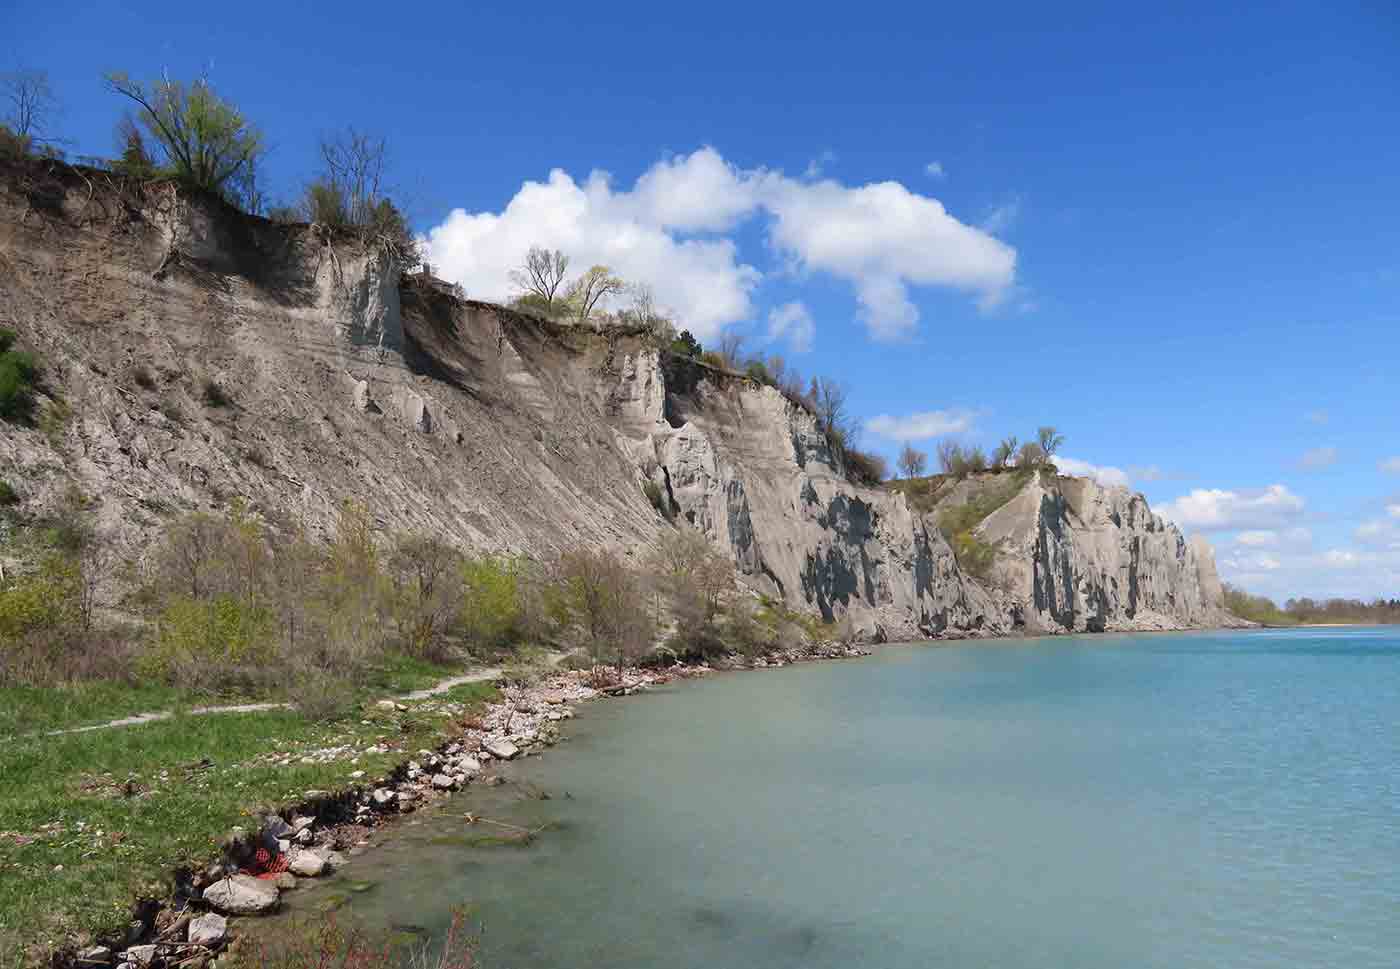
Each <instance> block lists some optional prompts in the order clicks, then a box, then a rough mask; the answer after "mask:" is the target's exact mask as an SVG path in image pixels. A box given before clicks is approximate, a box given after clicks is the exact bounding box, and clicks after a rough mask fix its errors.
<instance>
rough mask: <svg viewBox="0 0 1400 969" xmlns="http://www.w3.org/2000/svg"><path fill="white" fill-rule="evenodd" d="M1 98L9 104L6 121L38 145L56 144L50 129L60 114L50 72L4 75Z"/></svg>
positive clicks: (21, 72) (15, 72)
mask: <svg viewBox="0 0 1400 969" xmlns="http://www.w3.org/2000/svg"><path fill="white" fill-rule="evenodd" d="M0 98H3V99H4V101H5V104H6V109H7V110H6V112H5V117H4V122H5V124H6V126H7V127H9V129H10V130H11V131H12V132H14V133H15V134H17V135H19V136H20V137H21V138H27V139H29V141H30V142H32V143H34V144H41V145H42V144H50V143H53V142H55V141H56V139H55V138H54V137H53V132H52V130H50V126H51V125H52V124H53V122H54V121H55V119H56V118H57V115H58V111H59V104H58V98H57V97H56V96H55V95H54V93H53V87H52V85H50V84H49V74H48V71H35V70H18V71H10V72H9V73H7V74H0Z"/></svg>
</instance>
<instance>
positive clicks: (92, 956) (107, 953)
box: [78, 945, 112, 966]
mask: <svg viewBox="0 0 1400 969" xmlns="http://www.w3.org/2000/svg"><path fill="white" fill-rule="evenodd" d="M78 962H79V963H81V964H82V965H85V966H105V965H110V964H111V962H112V950H111V949H110V948H109V947H107V946H105V945H95V946H92V947H91V948H87V949H84V950H83V951H82V952H79V953H78Z"/></svg>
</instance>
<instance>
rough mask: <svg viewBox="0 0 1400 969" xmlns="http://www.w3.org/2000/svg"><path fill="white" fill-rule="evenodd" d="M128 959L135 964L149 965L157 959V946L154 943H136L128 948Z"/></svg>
mask: <svg viewBox="0 0 1400 969" xmlns="http://www.w3.org/2000/svg"><path fill="white" fill-rule="evenodd" d="M126 958H127V961H128V962H130V963H131V964H132V965H135V966H149V965H150V964H151V963H152V962H155V961H156V947H155V946H153V945H134V946H132V947H131V948H130V949H127V950H126Z"/></svg>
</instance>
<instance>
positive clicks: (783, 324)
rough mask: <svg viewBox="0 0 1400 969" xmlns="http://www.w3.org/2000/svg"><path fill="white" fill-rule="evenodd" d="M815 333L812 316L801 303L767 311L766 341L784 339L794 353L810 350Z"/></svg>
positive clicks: (785, 304) (815, 328)
mask: <svg viewBox="0 0 1400 969" xmlns="http://www.w3.org/2000/svg"><path fill="white" fill-rule="evenodd" d="M816 332H817V325H816V323H815V322H813V320H812V314H811V313H810V312H809V311H808V309H807V307H806V306H804V305H803V304H802V303H797V302H794V303H784V304H783V305H782V306H778V307H775V308H774V309H772V310H769V311H768V339H769V340H782V339H786V340H787V342H788V346H790V347H792V349H793V351H794V352H796V353H806V352H807V351H808V350H810V349H812V337H813V336H814V335H815V334H816Z"/></svg>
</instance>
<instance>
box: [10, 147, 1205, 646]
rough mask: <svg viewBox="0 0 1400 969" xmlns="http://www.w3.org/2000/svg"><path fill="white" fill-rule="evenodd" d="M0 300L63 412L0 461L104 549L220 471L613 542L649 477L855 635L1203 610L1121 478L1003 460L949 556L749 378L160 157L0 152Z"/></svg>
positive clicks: (442, 528)
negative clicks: (411, 266)
mask: <svg viewBox="0 0 1400 969" xmlns="http://www.w3.org/2000/svg"><path fill="white" fill-rule="evenodd" d="M36 200H37V201H36ZM0 307H3V312H4V318H3V319H0V323H3V324H4V325H7V326H11V327H13V328H14V329H16V330H17V331H18V332H19V334H20V336H21V339H22V340H23V341H24V342H25V343H26V344H27V345H30V346H33V347H34V348H35V349H36V350H37V351H38V352H39V354H40V355H41V356H42V357H43V358H44V359H45V360H46V361H47V362H48V365H49V374H50V380H51V383H52V385H53V388H54V390H55V392H56V393H59V394H61V396H62V397H63V400H64V402H65V403H66V405H67V406H68V408H69V409H70V411H71V418H70V419H69V420H68V421H67V422H66V424H64V425H63V426H62V427H61V428H57V429H54V428H49V429H48V430H47V432H41V431H40V430H39V429H33V430H22V431H15V432H13V433H6V434H4V435H2V436H0V460H3V461H4V462H5V463H6V465H7V467H8V468H11V469H14V470H13V471H12V472H10V471H7V477H10V478H11V479H12V481H13V482H14V483H15V484H16V485H17V486H18V487H20V488H21V490H22V492H23V494H24V495H26V496H27V500H28V501H30V502H32V503H34V504H35V505H36V506H42V505H43V503H44V502H46V501H49V500H55V501H56V500H57V497H58V496H59V495H61V494H62V493H63V492H64V490H65V489H66V488H67V486H68V485H69V484H74V485H76V486H77V487H79V488H80V489H81V490H82V491H83V492H84V493H85V494H87V495H89V496H92V497H94V498H95V499H96V501H97V502H98V503H99V506H100V510H101V519H102V522H103V523H104V525H105V526H106V527H107V528H109V529H110V530H111V531H112V532H113V533H114V534H115V535H116V536H117V537H118V540H119V541H120V542H121V543H123V544H124V545H125V546H126V547H127V548H128V550H129V551H130V553H131V554H132V555H136V556H139V555H140V554H141V553H142V550H143V549H145V548H146V547H148V545H149V543H150V542H151V541H152V539H153V538H154V537H155V535H156V534H157V533H158V532H159V529H160V528H161V526H162V523H163V522H164V521H166V520H167V519H168V518H169V517H170V516H171V515H173V514H177V513H180V512H184V511H189V510H194V509H200V508H211V507H220V506H222V505H224V504H226V503H227V502H228V501H230V500H231V499H234V498H238V499H241V500H242V501H244V502H245V503H246V504H247V505H249V506H250V507H251V508H253V509H254V510H256V511H258V512H261V513H263V514H265V515H267V516H268V517H270V518H282V519H295V520H297V521H298V522H302V523H305V524H307V525H309V526H310V527H311V528H312V529H313V530H317V529H321V530H325V529H327V528H329V527H330V525H331V523H332V522H333V521H334V518H335V514H336V510H337V508H338V507H339V505H340V503H341V502H342V501H343V500H344V499H347V498H353V499H357V500H360V501H363V502H364V503H365V504H366V505H367V506H368V507H369V508H370V510H371V511H372V513H373V515H374V516H375V518H376V520H377V523H378V524H379V525H380V526H381V527H383V528H385V529H392V530H399V529H411V530H428V531H433V532H436V533H439V534H442V535H444V536H446V537H449V538H451V539H453V540H455V541H458V542H460V543H462V544H464V545H466V546H469V547H471V548H474V549H478V550H492V551H509V552H516V553H521V554H526V555H534V556H545V555H549V554H551V553H553V552H556V551H559V550H561V549H564V548H568V547H571V546H576V545H590V546H608V547H612V548H615V549H617V550H619V551H621V552H622V553H623V554H625V555H630V556H636V557H640V556H641V555H642V554H644V553H645V551H646V549H647V548H648V547H649V546H650V545H651V544H653V543H654V542H655V541H656V540H657V538H658V536H659V535H661V534H662V532H663V531H664V530H665V529H669V528H673V527H675V525H674V524H673V523H672V522H671V521H668V519H667V517H666V516H663V515H662V514H661V513H660V512H658V510H657V509H656V508H654V507H653V505H652V503H651V502H650V501H649V500H648V498H647V497H646V495H645V494H644V491H643V486H644V485H645V484H646V483H647V482H652V483H653V484H654V485H655V486H656V488H657V489H659V491H660V494H661V495H662V496H663V498H664V500H663V507H664V508H666V509H668V510H671V511H673V513H674V514H673V517H674V518H675V519H676V520H677V521H685V522H690V523H692V524H693V525H694V526H695V527H697V528H699V529H701V530H702V531H703V532H704V533H705V534H706V535H707V536H708V537H709V538H710V540H711V541H712V542H713V543H714V544H715V545H716V546H717V547H719V548H721V549H723V550H724V551H725V552H726V553H727V554H729V555H730V556H731V557H732V558H733V561H734V563H735V568H736V570H737V572H738V574H739V576H740V578H741V580H742V581H743V582H744V583H745V584H746V585H747V586H749V587H750V588H752V589H754V590H755V591H759V592H763V593H766V594H768V595H771V596H773V597H776V598H780V599H782V600H784V601H785V602H787V603H788V604H789V605H790V606H793V607H795V608H800V609H804V610H810V611H812V612H814V613H820V614H821V615H823V616H825V617H827V618H829V619H840V618H843V617H847V616H849V617H850V618H851V620H852V621H853V622H854V624H855V625H856V626H857V628H860V629H862V630H864V631H865V633H866V635H867V636H869V637H871V638H880V637H888V638H890V639H897V638H916V637H923V636H934V635H957V634H972V633H1002V632H1010V631H1012V630H1015V629H1025V630H1028V631H1060V630H1097V629H1120V628H1123V629H1127V628H1132V629H1136V628H1177V627H1187V626H1200V625H1213V624H1217V623H1220V622H1222V621H1225V619H1226V617H1225V616H1224V613H1223V611H1222V610H1221V608H1220V585H1219V581H1218V579H1217V578H1216V577H1215V572H1214V563H1213V560H1212V557H1211V554H1210V550H1209V548H1208V547H1206V546H1204V544H1199V545H1198V544H1192V543H1188V542H1187V541H1186V540H1185V539H1184V538H1183V537H1182V535H1181V534H1180V533H1179V532H1178V531H1177V530H1176V529H1175V528H1174V527H1172V526H1170V525H1167V524H1165V523H1163V522H1162V521H1161V520H1160V519H1159V518H1157V517H1155V516H1153V515H1152V514H1151V512H1150V510H1149V509H1148V508H1147V504H1146V502H1145V501H1144V500H1143V499H1142V497H1141V496H1137V495H1133V494H1131V493H1129V492H1127V491H1124V490H1121V489H1105V488H1102V487H1100V486H1098V485H1096V484H1093V483H1092V482H1088V481H1083V480H1078V479H1066V478H1058V479H1054V480H1053V481H1050V482H1046V483H1043V482H1041V481H1040V480H1039V479H1038V478H1037V479H1034V480H1031V481H1029V482H1028V483H1027V484H1026V486H1025V487H1024V489H1023V490H1022V491H1021V492H1020V493H1019V494H1018V495H1017V496H1016V497H1015V498H1013V499H1012V500H1011V501H1009V502H1008V503H1007V504H1006V505H1005V506H1003V507H1002V508H1000V509H999V510H997V511H996V512H995V513H993V514H992V515H990V516H989V517H988V518H987V520H986V521H985V522H983V523H982V524H981V526H980V527H979V532H978V534H979V535H980V536H982V537H984V538H985V539H986V540H987V541H988V542H990V543H994V544H995V543H999V548H1000V550H1001V551H1000V554H999V555H998V558H997V562H996V565H995V567H994V568H993V569H992V570H991V572H990V573H989V575H988V577H987V578H986V579H985V580H978V579H974V578H972V577H970V576H968V575H967V574H965V573H964V572H963V571H962V570H961V569H960V568H959V567H958V563H957V562H956V560H955V558H954V556H953V553H952V551H951V549H950V548H949V545H948V543H947V542H946V541H945V540H944V538H943V536H942V535H941V534H940V533H939V531H938V529H937V527H936V522H935V519H934V518H933V517H932V515H930V514H923V513H920V512H918V511H916V510H915V509H914V508H913V507H911V506H910V504H909V503H908V501H907V500H906V498H905V497H904V496H903V495H901V494H899V493H896V492H893V491H890V490H887V489H884V488H866V487H859V486H856V485H853V484H851V483H850V482H848V481H847V480H846V478H845V475H844V474H843V473H842V469H841V468H840V467H839V466H838V462H837V459H836V458H835V457H834V456H833V455H832V453H831V451H830V449H829V448H828V446H827V443H826V440H825V439H824V437H823V435H822V434H821V433H820V431H819V430H818V427H817V425H816V422H815V421H814V419H813V418H812V417H811V415H809V414H808V413H807V412H806V411H804V410H803V409H801V408H799V407H796V406H794V405H793V404H791V403H789V402H788V401H787V400H786V399H784V398H783V397H782V396H781V395H780V394H779V393H778V392H777V391H775V390H773V389H772V388H768V387H763V386H760V385H758V384H756V383H754V382H752V381H750V380H747V379H745V378H742V377H737V376H733V375H725V374H722V373H719V372H716V371H713V370H710V369H708V368H704V367H699V366H696V365H693V364H684V363H682V364H681V365H677V364H675V363H674V362H671V361H668V359H663V358H662V357H661V356H659V355H658V353H657V351H656V350H655V349H653V348H651V347H650V346H649V344H648V342H647V341H646V339H645V338H644V337H643V336H642V335H641V334H639V333H634V332H628V331H608V332H603V333H597V332H593V331H589V330H586V329H581V328H574V327H566V326H559V325H556V324H552V323H547V322H544V321H540V320H537V319H534V318H532V317H528V316H523V315H520V314H518V313H514V312H512V311H510V310H506V309H503V308H501V307H497V306H492V305H490V304H486V303H479V302H472V301H469V300H464V299H462V298H460V297H459V296H458V295H455V294H454V293H453V292H452V291H451V290H450V289H449V288H448V287H445V286H443V285H442V284H440V283H437V282H434V281H432V280H429V279H425V278H423V277H420V276H417V275H409V276H403V277H402V278H401V276H400V267H398V266H397V265H394V264H393V262H392V260H390V259H388V258H387V257H385V256H383V255H382V254H379V253H376V252H369V253H367V252H365V251H364V250H363V249H362V248H361V247H360V246H359V245H358V244H356V243H354V242H352V241H349V240H344V239H339V240H337V239H333V238H330V237H328V236H327V235H326V234H325V233H322V232H318V231H314V230H313V229H312V228H311V227H307V226H281V225H274V224H272V223H270V222H267V221H265V220H261V219H254V218H250V217H247V216H244V215H241V214H238V213H236V212H233V211H231V210H229V209H227V208H225V207H223V206H222V205H220V204H219V203H217V202H213V201H209V200H203V199H196V198H189V197H186V196H182V195H180V194H179V193H177V192H175V190H174V189H173V188H171V187H170V186H168V185H167V186H156V187H152V186H127V187H126V188H125V189H121V190H119V188H118V186H117V185H116V183H113V182H111V181H107V182H98V183H96V185H95V187H91V186H90V184H89V183H88V182H87V181H85V180H84V179H83V178H81V177H79V176H78V175H76V174H73V173H72V172H71V170H65V169H61V168H60V169H56V170H55V171H54V172H51V173H48V174H45V175H36V174H35V172H34V170H28V171H25V172H22V173H19V174H17V173H16V171H14V170H7V171H0ZM210 384H214V385H217V387H218V388H219V390H220V392H221V393H222V394H223V395H225V396H226V398H227V400H228V402H229V403H227V404H226V405H211V404H210V403H209V402H208V400H207V399H206V398H207V394H206V388H207V387H208V386H209V385H210ZM36 510H42V509H41V507H36Z"/></svg>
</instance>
